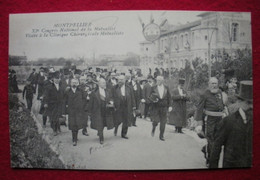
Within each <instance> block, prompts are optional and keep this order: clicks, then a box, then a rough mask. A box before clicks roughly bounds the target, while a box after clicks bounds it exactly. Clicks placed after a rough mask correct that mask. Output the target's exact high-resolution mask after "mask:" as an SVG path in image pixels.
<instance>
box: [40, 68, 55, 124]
mask: <svg viewBox="0 0 260 180" xmlns="http://www.w3.org/2000/svg"><path fill="white" fill-rule="evenodd" d="M44 78H45V79H44V82H43V94H42V96H41V97H39V99H40V100H41V107H40V111H39V114H41V115H42V121H43V127H44V128H45V127H46V122H47V117H48V111H47V108H45V107H44V104H45V102H46V97H47V94H48V89H49V88H50V87H51V86H52V84H53V73H48V68H45V69H44Z"/></svg>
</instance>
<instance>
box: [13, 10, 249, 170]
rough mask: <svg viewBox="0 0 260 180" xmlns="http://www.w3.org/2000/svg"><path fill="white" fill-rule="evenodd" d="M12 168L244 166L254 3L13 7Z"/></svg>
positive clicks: (120, 168)
mask: <svg viewBox="0 0 260 180" xmlns="http://www.w3.org/2000/svg"><path fill="white" fill-rule="evenodd" d="M8 80H9V86H8V89H9V124H10V146H11V151H10V152H11V167H12V168H46V169H81V170H84V169H85V170H90V169H95V170H175V169H212V168H241V167H251V166H252V138H253V137H252V128H253V92H252V88H253V79H252V35H251V14H250V13H248V12H217V11H214V12H205V11H92V12H64V13H33V14H10V16H9V75H8Z"/></svg>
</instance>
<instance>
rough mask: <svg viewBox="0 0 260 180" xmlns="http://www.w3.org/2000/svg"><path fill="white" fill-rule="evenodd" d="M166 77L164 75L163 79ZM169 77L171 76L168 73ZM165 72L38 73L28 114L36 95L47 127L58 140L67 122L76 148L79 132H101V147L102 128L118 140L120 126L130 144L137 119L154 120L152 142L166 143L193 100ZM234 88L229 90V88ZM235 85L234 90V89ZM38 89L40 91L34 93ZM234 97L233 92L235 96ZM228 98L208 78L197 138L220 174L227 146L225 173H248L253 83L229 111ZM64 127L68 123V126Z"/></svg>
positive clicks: (31, 83) (29, 92) (243, 86)
mask: <svg viewBox="0 0 260 180" xmlns="http://www.w3.org/2000/svg"><path fill="white" fill-rule="evenodd" d="M165 72H166V73H165ZM170 74H171V73H170ZM168 77H169V74H167V71H160V70H159V69H158V71H155V73H154V74H153V75H152V73H151V71H150V73H149V75H148V76H147V77H146V78H144V77H143V76H142V75H141V73H140V71H135V70H131V71H129V72H127V73H117V71H116V70H109V71H108V70H107V69H100V68H96V69H95V70H94V69H93V68H91V67H90V68H88V69H85V70H83V71H82V70H80V69H77V68H76V66H72V67H71V68H70V69H68V68H64V69H61V70H59V71H55V69H54V68H44V67H41V68H40V72H39V73H36V71H35V70H33V72H32V73H31V74H30V76H29V78H28V80H27V84H26V86H25V88H24V91H23V96H24V95H25V97H26V101H27V105H28V109H31V107H32V98H33V94H34V93H35V92H36V89H37V99H38V100H39V101H40V102H41V108H40V114H42V117H43V126H44V127H45V126H46V121H47V117H49V120H50V123H51V128H52V129H53V134H54V136H57V135H58V134H59V132H60V125H61V124H62V123H63V124H64V123H65V122H66V121H65V119H66V118H68V128H69V129H70V130H71V131H72V143H73V146H76V145H77V139H78V138H77V137H78V131H79V130H81V129H82V134H83V135H86V136H88V135H89V134H88V132H87V126H88V124H90V128H92V129H95V130H97V135H98V137H99V142H100V144H103V143H104V134H103V131H104V128H105V127H106V128H107V129H108V130H110V129H114V135H115V136H117V133H118V129H119V126H120V125H121V126H122V127H121V137H122V138H123V139H128V138H129V137H128V135H127V132H128V128H129V127H130V126H137V124H136V118H137V117H141V118H146V117H148V116H149V117H150V119H151V121H152V128H151V136H154V135H155V133H156V127H157V126H158V124H160V127H159V139H160V140H161V141H165V138H164V131H165V126H166V123H167V121H168V123H169V124H172V125H174V126H175V132H176V133H183V131H182V128H183V127H185V125H186V122H187V112H186V111H187V108H186V102H187V101H189V100H190V96H189V94H188V93H187V92H186V91H185V90H184V88H183V87H184V84H185V79H182V78H180V79H179V80H178V85H177V88H176V89H174V90H173V91H171V92H170V90H169V88H168V87H167V86H166V85H165V82H164V80H165V78H168ZM229 85H230V84H229ZM234 86H235V85H234V84H233V86H232V87H233V88H234ZM36 87H37V88H36ZM232 92H233V91H232ZM227 94H228V93H225V92H224V91H223V90H221V89H220V88H219V84H218V79H217V78H215V77H212V78H210V80H209V88H208V89H207V90H206V91H205V92H204V93H203V94H202V96H201V97H200V102H199V104H198V105H197V109H196V112H195V114H194V119H195V120H196V121H197V122H198V123H197V127H196V129H195V130H196V132H197V133H198V135H199V136H200V137H202V138H206V139H207V142H208V144H207V145H206V146H205V147H203V149H202V151H203V153H204V154H205V158H206V163H207V165H208V166H209V167H210V168H217V167H218V161H219V156H220V152H221V147H222V146H224V160H223V167H226V168H230V167H250V166H251V165H252V118H253V116H252V109H253V104H252V100H253V95H252V81H251V80H249V81H241V82H240V88H239V93H233V95H234V94H235V95H236V96H237V98H238V99H237V101H236V102H235V103H233V104H232V105H231V106H230V107H233V109H235V110H233V112H230V110H229V109H228V108H227V103H228V102H227V101H228V97H227ZM65 124H66V123H65Z"/></svg>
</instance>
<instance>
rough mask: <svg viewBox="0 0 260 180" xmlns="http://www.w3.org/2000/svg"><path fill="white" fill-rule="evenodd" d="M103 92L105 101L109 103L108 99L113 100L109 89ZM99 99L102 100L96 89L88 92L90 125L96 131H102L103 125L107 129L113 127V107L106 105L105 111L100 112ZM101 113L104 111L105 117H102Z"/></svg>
mask: <svg viewBox="0 0 260 180" xmlns="http://www.w3.org/2000/svg"><path fill="white" fill-rule="evenodd" d="M105 94H106V97H105V103H106V104H109V101H113V98H112V95H111V92H110V91H109V90H105ZM101 101H102V100H101V98H100V93H99V90H98V89H97V90H95V91H93V92H92V93H91V94H90V101H89V112H90V117H91V118H90V120H91V124H90V127H91V128H92V129H96V130H98V131H102V130H103V128H104V127H107V129H108V130H109V129H112V128H114V108H112V107H106V108H105V112H101V110H102V107H101V103H102V102H101ZM103 113H105V119H104V118H103V117H102V114H103Z"/></svg>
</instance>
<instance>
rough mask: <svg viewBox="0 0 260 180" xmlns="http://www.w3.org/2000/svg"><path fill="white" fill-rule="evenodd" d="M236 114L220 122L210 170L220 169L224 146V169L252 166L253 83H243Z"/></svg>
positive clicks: (236, 104)
mask: <svg viewBox="0 0 260 180" xmlns="http://www.w3.org/2000/svg"><path fill="white" fill-rule="evenodd" d="M237 97H238V100H237V102H236V103H235V104H233V106H235V107H237V108H236V109H237V110H236V111H235V113H233V114H231V115H229V116H227V117H225V118H224V119H222V120H221V121H220V122H219V125H218V127H217V130H216V135H215V142H214V145H213V147H212V152H211V156H210V163H209V167H210V168H218V162H219V156H220V152H221V146H222V145H223V146H224V159H223V168H242V167H251V166H252V137H253V136H252V130H253V129H252V128H253V127H252V125H253V82H252V81H241V82H240V91H239V94H238V95H237Z"/></svg>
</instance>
